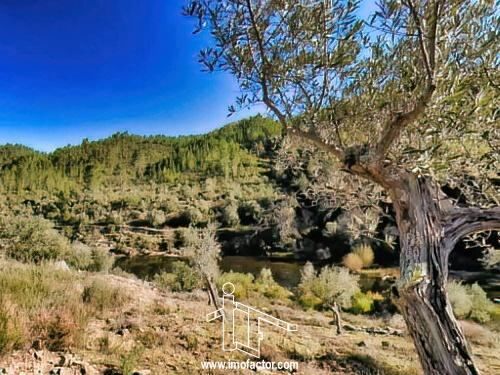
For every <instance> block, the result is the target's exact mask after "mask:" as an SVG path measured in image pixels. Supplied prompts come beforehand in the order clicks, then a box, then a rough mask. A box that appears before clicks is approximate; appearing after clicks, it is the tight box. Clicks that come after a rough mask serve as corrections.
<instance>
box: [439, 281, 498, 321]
mask: <svg viewBox="0 0 500 375" xmlns="http://www.w3.org/2000/svg"><path fill="white" fill-rule="evenodd" d="M447 291H448V298H449V300H450V303H451V306H452V308H453V312H454V313H455V315H456V316H457V317H458V318H460V319H471V320H475V321H476V322H479V323H486V322H489V321H490V320H491V311H492V309H493V307H494V305H493V303H492V302H491V301H490V300H489V299H488V297H487V295H486V292H485V291H484V290H483V289H482V288H481V287H480V286H479V285H478V284H477V283H475V284H473V285H470V286H466V285H462V284H460V283H458V282H455V281H451V282H449V283H448V287H447Z"/></svg>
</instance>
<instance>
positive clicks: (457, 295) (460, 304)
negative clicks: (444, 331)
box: [447, 281, 472, 319]
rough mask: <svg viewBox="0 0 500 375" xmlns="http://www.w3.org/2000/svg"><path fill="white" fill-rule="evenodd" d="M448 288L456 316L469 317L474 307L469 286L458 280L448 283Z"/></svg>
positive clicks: (460, 317)
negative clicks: (468, 289)
mask: <svg viewBox="0 0 500 375" xmlns="http://www.w3.org/2000/svg"><path fill="white" fill-rule="evenodd" d="M447 290H448V299H449V301H450V303H451V306H452V308H453V312H454V313H455V316H456V317H457V318H459V319H465V318H467V317H468V316H469V314H470V311H471V309H472V300H471V298H470V295H469V293H468V292H467V287H466V286H465V285H462V284H460V283H458V282H456V281H451V282H449V283H448V289H447Z"/></svg>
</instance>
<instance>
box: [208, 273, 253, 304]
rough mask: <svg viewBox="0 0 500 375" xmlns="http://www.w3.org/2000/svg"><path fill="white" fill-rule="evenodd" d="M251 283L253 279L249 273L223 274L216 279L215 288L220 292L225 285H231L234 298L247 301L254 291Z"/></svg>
mask: <svg viewBox="0 0 500 375" xmlns="http://www.w3.org/2000/svg"><path fill="white" fill-rule="evenodd" d="M253 281H254V277H253V275H252V274H250V273H240V272H233V271H231V272H224V273H223V274H222V275H220V276H219V278H218V279H217V288H218V289H219V290H222V286H223V285H224V284H225V283H232V284H233V285H234V296H235V297H236V298H237V299H247V298H248V296H249V294H250V292H251V291H252V290H253V289H254V285H253Z"/></svg>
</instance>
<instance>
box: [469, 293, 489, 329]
mask: <svg viewBox="0 0 500 375" xmlns="http://www.w3.org/2000/svg"><path fill="white" fill-rule="evenodd" d="M469 295H470V297H471V301H472V309H471V312H470V315H469V318H470V319H472V320H475V321H476V322H478V323H487V322H489V321H490V320H491V315H490V312H491V310H492V309H493V303H492V302H491V301H490V300H489V299H488V297H487V295H486V292H485V291H484V290H483V288H481V287H480V286H479V285H478V284H477V283H474V284H473V285H471V286H470V287H469Z"/></svg>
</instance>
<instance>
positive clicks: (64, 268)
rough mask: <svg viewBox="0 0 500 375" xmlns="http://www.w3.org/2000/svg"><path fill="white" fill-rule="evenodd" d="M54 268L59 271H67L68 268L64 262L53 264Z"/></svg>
mask: <svg viewBox="0 0 500 375" xmlns="http://www.w3.org/2000/svg"><path fill="white" fill-rule="evenodd" d="M54 268H55V269H57V270H60V271H69V266H68V264H67V263H66V262H65V261H64V260H60V261H58V262H55V263H54Z"/></svg>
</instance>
